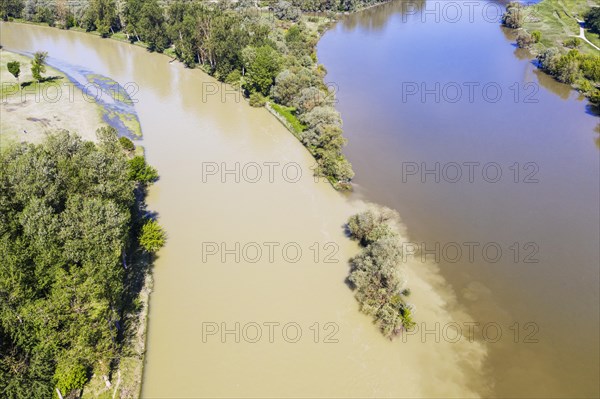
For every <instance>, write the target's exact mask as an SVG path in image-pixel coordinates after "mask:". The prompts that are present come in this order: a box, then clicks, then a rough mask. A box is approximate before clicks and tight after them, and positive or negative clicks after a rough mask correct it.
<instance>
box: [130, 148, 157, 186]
mask: <svg viewBox="0 0 600 399" xmlns="http://www.w3.org/2000/svg"><path fill="white" fill-rule="evenodd" d="M128 165H129V171H128V174H127V176H128V178H129V180H132V181H135V182H138V183H141V184H148V183H152V182H154V181H156V180H157V179H158V172H157V171H156V169H154V168H153V167H152V166H150V165H148V164H147V163H146V159H145V158H144V157H142V156H139V155H137V156H135V157H133V158H132V159H130V160H129V162H128Z"/></svg>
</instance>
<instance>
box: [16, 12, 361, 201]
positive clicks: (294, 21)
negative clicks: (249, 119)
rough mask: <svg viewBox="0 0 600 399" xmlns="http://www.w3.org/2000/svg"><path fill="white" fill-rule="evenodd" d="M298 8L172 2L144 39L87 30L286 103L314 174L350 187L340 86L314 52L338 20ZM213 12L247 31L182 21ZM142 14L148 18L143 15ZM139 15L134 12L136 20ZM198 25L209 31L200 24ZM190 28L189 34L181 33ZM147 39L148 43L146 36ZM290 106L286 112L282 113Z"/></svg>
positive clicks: (256, 96) (258, 102)
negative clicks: (197, 35) (193, 31)
mask: <svg viewBox="0 0 600 399" xmlns="http://www.w3.org/2000/svg"><path fill="white" fill-rule="evenodd" d="M196 6H198V7H196ZM173 7H174V6H173ZM292 8H293V7H292ZM296 11H297V14H296V15H286V14H285V11H281V10H280V12H283V13H284V14H282V15H280V14H278V11H274V12H273V11H271V10H267V9H262V8H256V9H254V8H249V9H239V10H238V9H235V10H234V9H226V10H220V9H209V8H204V7H203V6H199V5H198V4H196V5H192V4H191V3H190V4H187V5H184V6H183V8H182V10H180V11H177V12H173V13H171V11H169V10H168V9H167V8H164V9H161V10H160V12H162V14H163V18H162V19H161V20H160V21H158V22H157V24H158V26H157V27H154V28H152V29H155V28H156V29H158V28H159V27H161V26H162V28H161V29H158V31H157V32H154V33H156V34H147V35H144V34H142V33H140V35H141V40H140V36H138V34H137V33H135V34H133V33H132V32H131V28H130V29H129V30H128V29H127V27H126V26H119V27H118V28H117V27H116V26H115V29H114V30H113V29H112V27H111V32H112V33H107V34H103V35H100V34H99V33H98V32H96V31H94V29H95V28H94V27H91V28H89V27H88V29H86V32H88V31H89V32H93V33H94V34H95V35H97V36H102V37H114V38H115V39H116V40H118V41H124V37H125V38H131V39H132V40H131V42H134V43H138V42H139V43H140V44H141V46H142V47H144V48H147V49H150V50H151V51H157V52H159V53H164V54H167V55H169V56H170V57H171V58H172V60H171V61H173V60H174V59H178V60H179V61H181V62H182V63H184V64H185V65H186V66H187V67H190V68H193V67H199V68H200V69H202V70H203V71H205V72H206V73H208V74H210V75H211V76H214V77H215V78H217V79H218V80H220V81H222V82H226V83H228V84H231V85H232V86H234V87H238V88H242V89H243V90H242V91H241V92H242V93H243V94H244V95H245V96H247V97H248V98H249V99H250V105H252V106H263V105H265V104H266V103H267V102H271V103H274V104H275V103H277V105H279V107H273V108H274V109H275V110H276V112H277V113H279V114H280V115H281V116H282V117H283V118H285V119H286V120H289V121H291V122H292V123H291V125H292V126H293V127H295V128H298V129H299V130H300V131H299V132H296V131H294V130H293V129H290V131H291V132H292V133H293V134H295V135H296V137H298V139H299V140H300V141H301V143H302V144H303V145H304V146H305V147H306V148H307V150H308V151H309V152H310V153H311V154H312V155H313V157H314V158H315V160H316V163H317V166H316V167H315V168H314V172H315V174H316V175H319V176H322V177H326V178H327V179H328V181H330V182H331V184H332V185H333V186H334V187H335V188H336V189H344V190H350V189H351V187H352V186H351V184H350V181H351V179H352V177H353V176H354V173H353V171H352V167H351V165H350V163H349V162H348V161H347V159H346V158H345V157H344V155H343V152H342V148H343V146H344V145H345V139H343V136H342V135H343V131H342V128H341V125H342V122H341V117H340V116H339V115H338V114H337V112H336V111H335V108H333V106H332V104H333V103H334V102H335V92H334V91H333V90H332V88H330V87H328V86H327V85H326V83H325V82H324V81H323V77H324V75H325V73H326V71H325V69H324V67H323V66H322V65H319V64H318V63H317V60H316V56H315V46H316V43H317V42H318V40H319V37H320V34H321V33H322V32H323V31H325V30H326V27H327V26H328V24H329V23H331V22H332V20H331V19H329V18H328V17H324V16H310V17H309V16H306V15H304V14H302V13H300V12H299V11H298V10H296ZM209 13H214V14H215V15H212V16H211V18H215V19H216V20H220V21H223V22H222V23H223V24H225V25H228V24H231V23H232V21H238V22H239V23H238V24H241V27H240V28H239V29H240V32H237V33H236V32H234V31H232V30H231V29H226V30H224V31H222V32H220V31H219V29H223V27H222V26H220V24H218V23H217V24H213V25H214V27H211V28H210V29H209V30H213V29H214V30H217V31H219V33H218V34H217V33H215V34H214V35H213V34H209V33H210V32H205V36H206V37H204V38H203V39H202V40H196V39H194V37H193V35H191V36H190V34H189V32H187V29H188V28H184V26H183V24H184V22H183V16H184V15H185V16H186V17H192V19H197V20H198V21H201V20H202V19H203V18H206V15H208V14H209ZM274 13H275V14H277V18H275V17H274ZM137 17H140V18H141V15H138V16H137ZM137 17H131V16H130V20H135V19H136V18H137ZM169 19H170V20H169ZM16 21H22V20H18V19H17V20H16ZM242 21H245V22H244V23H242ZM27 23H30V22H29V21H28V22H27ZM82 23H83V22H81V21H80V22H79V25H80V26H84V25H82ZM167 23H168V24H170V25H175V26H178V28H177V29H175V28H173V29H174V30H177V31H178V32H179V34H178V35H175V36H173V33H172V32H171V30H167V29H166V25H167ZM199 23H200V22H196V24H199ZM52 24H54V22H52ZM246 24H247V25H246ZM211 26H212V25H211ZM163 28H164V29H163ZM196 28H197V29H200V31H203V30H202V27H200V26H198V27H196ZM71 29H73V28H71ZM184 29H185V32H186V34H185V35H183V34H182V32H184ZM78 30H80V31H82V29H78ZM134 31H135V32H137V30H135V29H134ZM127 32H128V33H127ZM238 33H240V34H242V35H244V36H248V37H254V38H253V39H252V41H248V40H246V41H241V42H240V40H238V38H237V37H236V36H235V35H236V34H238ZM124 35H125V36H124ZM219 35H220V36H222V37H221V38H220V39H219V40H220V41H221V43H213V44H210V42H211V40H213V39H212V37H213V36H219ZM133 39H135V40H133ZM146 39H147V40H148V41H147V42H143V40H146ZM242 42H243V43H246V44H241V43H242ZM254 42H255V43H254ZM221 46H225V47H230V50H228V51H227V52H224V51H221V50H219V48H220V47H221ZM303 90H307V91H303ZM284 108H285V109H286V112H284V113H283V114H282V113H281V111H282V110H283V109H284ZM313 111H314V112H313Z"/></svg>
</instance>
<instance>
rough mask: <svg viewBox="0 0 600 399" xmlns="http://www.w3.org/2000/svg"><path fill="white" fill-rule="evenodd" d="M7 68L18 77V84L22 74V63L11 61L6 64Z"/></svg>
mask: <svg viewBox="0 0 600 399" xmlns="http://www.w3.org/2000/svg"><path fill="white" fill-rule="evenodd" d="M6 68H7V69H8V72H10V74H11V75H12V76H14V77H15V79H17V84H18V83H19V75H20V74H21V63H20V62H19V61H11V62H9V63H7V64H6Z"/></svg>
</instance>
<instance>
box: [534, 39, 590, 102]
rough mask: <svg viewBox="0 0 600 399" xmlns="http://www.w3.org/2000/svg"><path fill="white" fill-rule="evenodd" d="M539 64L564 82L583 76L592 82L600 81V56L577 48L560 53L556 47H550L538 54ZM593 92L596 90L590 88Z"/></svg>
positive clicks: (572, 81)
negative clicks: (583, 52)
mask: <svg viewBox="0 0 600 399" xmlns="http://www.w3.org/2000/svg"><path fill="white" fill-rule="evenodd" d="M538 61H539V66H540V68H541V69H542V70H544V71H546V72H547V73H549V74H551V75H553V76H555V77H556V78H557V79H558V80H560V81H561V82H564V83H569V84H570V83H575V82H576V81H578V80H579V79H581V78H585V79H588V80H589V81H590V85H591V86H590V87H592V86H594V85H593V84H592V83H591V82H600V56H598V55H593V54H582V53H580V52H579V51H577V50H575V49H574V50H570V51H569V52H567V53H566V54H560V52H559V51H558V50H556V49H548V50H546V51H544V52H543V53H542V54H540V55H539V56H538ZM589 92H590V93H593V92H594V90H593V89H592V90H590V91H589Z"/></svg>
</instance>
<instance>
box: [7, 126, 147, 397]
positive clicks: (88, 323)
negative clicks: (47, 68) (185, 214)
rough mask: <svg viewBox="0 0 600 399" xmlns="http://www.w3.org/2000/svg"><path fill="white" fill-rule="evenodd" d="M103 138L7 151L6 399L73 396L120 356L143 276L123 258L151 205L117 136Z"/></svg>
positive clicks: (64, 138) (60, 136)
mask: <svg viewBox="0 0 600 399" xmlns="http://www.w3.org/2000/svg"><path fill="white" fill-rule="evenodd" d="M97 136H98V144H94V143H91V142H83V141H82V140H81V139H80V138H79V137H77V136H75V135H72V134H69V133H67V132H59V133H57V134H53V135H49V136H48V137H47V138H46V140H45V141H44V142H43V143H42V144H39V145H34V144H28V143H19V144H13V145H12V146H9V147H7V148H3V151H2V152H0V259H2V262H0V392H2V397H3V398H8V399H42V398H43V399H47V398H51V397H52V396H53V395H54V394H55V389H54V388H55V387H58V388H59V389H60V390H61V392H62V394H63V395H65V394H69V393H71V392H72V391H77V390H78V389H80V388H81V387H82V385H83V384H84V383H85V381H87V378H88V375H90V373H91V372H93V373H96V374H99V375H108V374H109V371H110V367H111V365H113V364H114V362H115V361H116V360H117V359H118V357H119V351H120V341H119V337H120V332H121V329H122V323H121V319H122V317H124V309H125V308H126V307H127V306H128V303H129V302H128V300H126V298H130V295H131V293H129V292H127V289H126V288H127V285H126V281H127V280H128V278H129V273H137V272H139V270H138V271H136V270H134V268H131V269H125V268H124V267H123V266H122V263H121V256H122V254H123V252H124V251H127V250H128V249H129V250H131V251H134V250H135V246H134V243H136V242H137V240H135V237H136V236H137V227H136V226H137V225H138V223H137V220H138V219H139V218H140V211H139V209H143V207H141V206H140V204H139V203H138V201H137V200H136V195H135V194H134V190H135V187H136V185H135V183H134V182H133V181H131V180H130V179H129V178H128V162H127V157H126V155H125V153H124V151H123V150H122V148H121V145H120V144H119V142H118V140H117V135H116V132H115V131H114V129H112V128H103V129H99V130H98V132H97ZM130 299H131V298H130ZM88 371H90V373H88ZM65 397H67V396H65Z"/></svg>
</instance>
